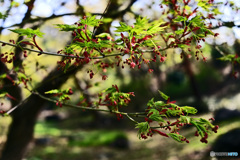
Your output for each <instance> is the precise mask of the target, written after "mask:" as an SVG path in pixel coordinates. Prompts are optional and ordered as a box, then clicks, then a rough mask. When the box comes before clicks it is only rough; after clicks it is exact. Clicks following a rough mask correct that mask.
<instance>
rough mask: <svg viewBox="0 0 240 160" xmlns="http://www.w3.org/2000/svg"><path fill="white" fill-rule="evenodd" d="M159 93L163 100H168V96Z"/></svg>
mask: <svg viewBox="0 0 240 160" xmlns="http://www.w3.org/2000/svg"><path fill="white" fill-rule="evenodd" d="M158 92H159V93H160V95H161V97H162V98H163V99H165V100H168V99H169V96H167V95H166V94H164V93H163V92H161V91H158Z"/></svg>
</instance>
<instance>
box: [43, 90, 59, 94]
mask: <svg viewBox="0 0 240 160" xmlns="http://www.w3.org/2000/svg"><path fill="white" fill-rule="evenodd" d="M56 93H62V91H61V90H59V89H53V90H50V91H47V92H45V94H56Z"/></svg>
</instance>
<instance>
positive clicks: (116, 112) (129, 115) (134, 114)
mask: <svg viewBox="0 0 240 160" xmlns="http://www.w3.org/2000/svg"><path fill="white" fill-rule="evenodd" d="M31 93H32V94H35V95H37V96H39V97H40V98H42V99H44V100H47V101H49V102H53V103H55V104H56V103H57V100H53V99H51V98H48V97H45V96H43V95H41V94H40V93H38V92H37V91H33V92H31ZM62 105H63V106H67V107H71V108H76V109H83V110H91V111H102V112H108V113H115V114H121V115H124V116H126V117H127V118H128V119H130V120H131V121H133V122H134V123H138V122H137V121H136V120H134V119H133V118H132V117H131V116H134V117H141V116H143V117H145V116H144V115H146V113H145V112H136V113H126V112H120V111H114V110H107V109H99V108H94V106H92V107H84V106H78V105H74V104H68V103H62Z"/></svg>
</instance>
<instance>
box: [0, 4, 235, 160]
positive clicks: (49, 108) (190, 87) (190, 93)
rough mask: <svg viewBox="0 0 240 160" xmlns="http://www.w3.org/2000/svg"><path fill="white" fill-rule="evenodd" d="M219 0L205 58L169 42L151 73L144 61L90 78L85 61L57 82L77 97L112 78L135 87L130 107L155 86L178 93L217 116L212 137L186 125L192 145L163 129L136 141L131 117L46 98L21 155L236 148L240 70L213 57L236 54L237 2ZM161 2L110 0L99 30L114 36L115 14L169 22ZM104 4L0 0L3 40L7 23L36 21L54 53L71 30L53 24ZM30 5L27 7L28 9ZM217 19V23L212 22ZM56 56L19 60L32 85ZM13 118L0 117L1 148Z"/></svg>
mask: <svg viewBox="0 0 240 160" xmlns="http://www.w3.org/2000/svg"><path fill="white" fill-rule="evenodd" d="M217 2H223V4H222V5H219V6H218V7H219V10H220V12H222V13H223V14H222V15H218V16H217V17H216V18H217V19H216V20H212V22H211V23H212V24H213V26H216V27H215V28H216V29H215V30H214V32H215V33H219V34H220V35H219V36H218V37H217V38H212V37H209V38H207V39H206V42H205V43H202V45H203V46H204V49H203V53H204V55H205V56H206V57H207V62H203V61H197V60H195V59H194V56H193V58H190V59H188V60H182V59H181V58H180V56H179V53H180V51H179V50H178V49H175V50H173V49H171V50H168V51H167V52H166V53H167V54H168V58H167V60H166V61H165V62H164V63H160V62H156V63H154V64H153V65H152V66H151V68H153V69H154V72H153V73H152V74H148V68H147V67H142V68H141V69H129V68H128V67H125V69H121V68H117V67H116V68H108V69H107V72H106V73H107V75H108V78H107V80H105V81H102V77H101V75H98V74H96V76H95V77H94V78H93V79H90V78H89V75H88V74H86V71H87V70H88V69H89V67H90V66H84V67H83V68H82V69H81V70H79V71H78V72H76V74H74V75H73V76H71V77H70V78H68V79H67V81H66V83H65V84H64V85H62V88H66V87H69V86H70V87H71V88H72V89H73V90H74V93H75V94H74V96H73V99H72V101H73V103H74V102H77V101H78V99H79V97H82V96H84V97H86V99H87V100H89V101H90V100H91V99H94V98H96V93H98V92H99V91H101V90H102V89H105V88H107V87H110V86H111V85H112V84H117V85H118V86H119V88H120V90H121V91H123V92H130V91H133V92H135V97H134V98H132V101H131V103H130V105H129V106H128V107H127V108H123V110H125V111H128V112H133V111H143V110H144V109H145V108H146V104H147V102H148V100H150V99H151V98H152V97H154V98H155V99H156V100H157V99H159V98H160V96H159V93H158V90H161V91H163V92H164V93H166V94H167V95H169V96H170V97H171V99H172V100H176V101H177V104H178V105H189V106H194V107H196V108H197V109H198V111H199V113H198V114H197V115H196V116H197V117H198V116H201V117H204V118H206V119H209V118H211V117H214V118H215V120H216V121H215V122H214V123H215V124H217V125H219V126H220V129H219V130H218V134H213V135H210V136H209V139H208V140H209V143H208V144H203V143H201V142H200V139H199V137H195V136H194V132H195V131H194V130H193V128H191V127H186V128H184V129H183V130H182V134H183V135H185V136H186V137H187V138H188V139H189V140H190V143H189V144H185V143H183V144H182V143H181V144H180V143H177V142H175V141H174V140H172V139H170V138H164V137H160V136H154V137H153V138H149V139H147V140H139V139H138V137H137V130H136V129H134V127H135V126H134V124H133V123H132V122H130V121H129V120H127V119H123V120H121V121H118V120H117V118H116V117H115V116H113V115H111V114H105V113H101V112H93V111H82V110H76V109H70V108H65V107H63V108H59V107H57V106H55V104H52V103H44V105H43V107H42V109H41V112H40V114H39V115H38V118H37V123H36V125H35V127H34V140H32V142H31V144H30V145H29V149H28V152H27V154H26V155H25V159H26V160H66V159H69V160H80V159H86V160H88V159H89V160H90V159H93V160H120V159H126V160H127V159H129V160H130V159H131V160H150V159H151V160H152V159H154V160H182V159H193V160H195V159H202V160H207V159H218V158H219V157H211V156H210V152H211V151H215V152H238V154H240V136H239V135H240V121H239V118H240V110H239V109H240V93H239V91H240V90H239V89H240V83H239V73H238V74H237V79H235V78H234V77H233V76H232V64H231V63H228V62H222V61H220V60H218V58H220V57H221V56H222V54H237V55H240V42H239V38H240V30H239V28H238V25H240V13H239V12H238V7H240V3H239V1H238V0H235V1H231V2H230V1H227V0H218V1H217ZM232 2H234V6H233V5H232ZM160 3H161V0H147V1H146V0H113V1H112V3H111V4H110V6H109V9H108V11H107V12H106V14H105V15H104V20H105V22H106V24H105V25H104V26H102V27H100V28H99V29H98V30H97V32H99V33H101V32H109V33H111V35H113V36H114V30H115V28H114V26H118V25H119V22H120V21H123V22H125V23H127V24H129V25H132V24H133V23H134V22H135V19H136V17H138V16H139V15H140V16H143V17H144V16H146V17H148V18H149V19H150V20H156V19H163V20H165V21H166V15H165V14H164V15H163V14H162V12H163V10H164V9H165V8H161V7H160V6H159V4H160ZM191 3H192V4H191V5H194V3H195V2H194V1H193V0H192V2H191ZM107 5H108V0H31V1H24V0H15V1H10V0H1V1H0V12H1V13H5V14H7V15H8V17H7V18H4V19H0V36H1V38H0V39H1V40H3V41H6V42H8V41H9V39H14V40H17V39H18V37H17V36H16V34H14V33H12V32H10V31H9V30H8V29H13V28H22V27H24V28H34V29H35V28H40V31H41V32H44V33H45V35H44V37H43V38H41V39H40V38H38V39H37V40H38V42H39V45H40V46H42V48H43V50H44V51H49V52H57V51H58V50H60V49H62V48H64V47H65V46H66V44H67V43H69V41H70V40H71V34H70V33H65V32H61V31H59V30H58V29H57V28H56V25H55V24H74V23H75V22H76V21H78V20H79V19H80V18H81V17H82V16H84V15H91V14H93V15H97V17H98V18H100V17H101V14H102V13H104V10H105V8H106V6H107ZM29 6H31V7H32V9H31V11H30V13H29V12H28V10H29V8H30V7H29ZM219 21H220V22H222V27H218V26H217V25H216V24H217V23H218V22H219ZM9 49H11V47H4V48H2V49H1V52H2V53H3V52H6V51H8V50H9ZM59 60H60V58H58V57H54V56H46V55H42V56H37V55H36V54H28V58H27V59H26V60H25V61H24V62H23V65H24V67H25V70H26V72H27V74H28V75H29V76H31V77H32V79H33V82H34V84H33V85H38V84H39V83H40V82H41V81H42V80H43V79H44V78H45V77H46V76H47V75H48V74H49V72H51V71H52V70H53V69H54V68H55V67H56V64H57V61H59ZM9 67H11V66H9ZM239 69H240V68H239V67H238V66H235V71H237V72H239ZM60 78H61V77H60ZM22 94H23V97H28V96H29V92H28V91H26V90H23V91H22ZM1 102H3V103H4V106H1V109H3V110H7V109H9V108H10V107H11V103H10V102H9V100H8V99H1ZM11 121H12V119H11V117H4V118H3V117H1V118H0V149H1V150H2V148H3V146H4V143H5V142H6V140H7V136H6V135H7V132H8V127H9V125H10V123H11ZM225 158H226V159H228V158H229V157H225ZM238 158H239V156H238Z"/></svg>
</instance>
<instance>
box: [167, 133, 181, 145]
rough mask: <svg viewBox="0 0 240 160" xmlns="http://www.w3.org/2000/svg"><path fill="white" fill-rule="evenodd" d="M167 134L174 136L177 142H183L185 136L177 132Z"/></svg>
mask: <svg viewBox="0 0 240 160" xmlns="http://www.w3.org/2000/svg"><path fill="white" fill-rule="evenodd" d="M167 135H169V136H170V137H172V138H173V139H174V140H175V141H177V142H181V143H183V142H184V141H182V139H184V138H185V137H184V136H182V135H179V134H177V133H168V134H167Z"/></svg>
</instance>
